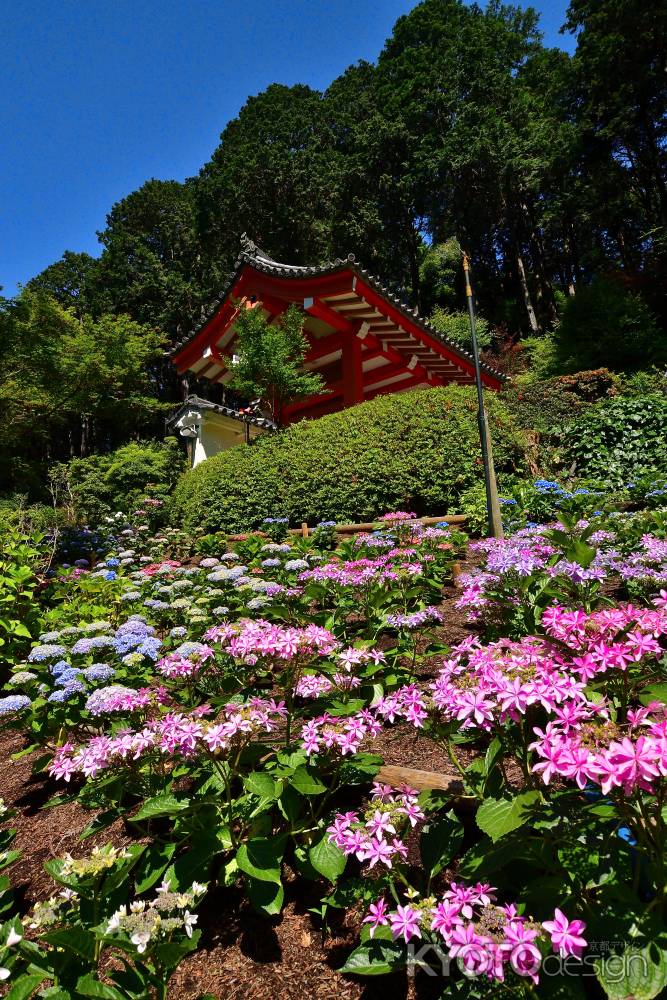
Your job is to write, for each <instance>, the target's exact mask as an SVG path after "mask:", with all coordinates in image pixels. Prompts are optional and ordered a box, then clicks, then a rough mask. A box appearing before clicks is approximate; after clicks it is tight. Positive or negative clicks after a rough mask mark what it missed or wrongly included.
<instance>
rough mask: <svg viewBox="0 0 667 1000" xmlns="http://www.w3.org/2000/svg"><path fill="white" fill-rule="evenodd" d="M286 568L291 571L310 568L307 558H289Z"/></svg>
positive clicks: (295, 571)
mask: <svg viewBox="0 0 667 1000" xmlns="http://www.w3.org/2000/svg"><path fill="white" fill-rule="evenodd" d="M285 569H286V570H287V571H288V572H290V573H297V572H300V571H301V570H303V569H308V563H307V561H306V560H305V559H288V560H287V562H286V563H285Z"/></svg>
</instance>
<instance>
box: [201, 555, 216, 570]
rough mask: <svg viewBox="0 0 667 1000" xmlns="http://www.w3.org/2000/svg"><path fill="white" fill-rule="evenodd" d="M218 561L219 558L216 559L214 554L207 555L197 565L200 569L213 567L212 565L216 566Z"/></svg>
mask: <svg viewBox="0 0 667 1000" xmlns="http://www.w3.org/2000/svg"><path fill="white" fill-rule="evenodd" d="M219 563H220V560H219V559H216V558H215V556H207V557H206V559H202V560H201V562H200V563H199V565H200V566H201V568H202V569H213V567H214V566H217V565H218V564H219Z"/></svg>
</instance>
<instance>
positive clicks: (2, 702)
mask: <svg viewBox="0 0 667 1000" xmlns="http://www.w3.org/2000/svg"><path fill="white" fill-rule="evenodd" d="M30 705H32V702H31V701H30V698H28V696H27V695H25V694H10V695H9V696H8V697H7V698H0V715H13V714H14V712H21V711H23V709H24V708H28V707H29V706H30Z"/></svg>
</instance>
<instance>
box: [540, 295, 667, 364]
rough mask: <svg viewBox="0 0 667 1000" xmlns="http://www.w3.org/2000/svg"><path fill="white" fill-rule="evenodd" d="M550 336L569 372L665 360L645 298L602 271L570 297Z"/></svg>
mask: <svg viewBox="0 0 667 1000" xmlns="http://www.w3.org/2000/svg"><path fill="white" fill-rule="evenodd" d="M554 337H555V342H556V347H557V352H558V357H559V359H560V361H561V364H562V366H563V367H564V368H566V369H567V370H569V371H576V370H577V369H579V368H597V367H598V366H599V365H606V366H607V367H608V368H611V369H612V371H633V370H635V369H638V368H645V367H646V366H647V364H650V363H652V362H653V363H657V362H660V361H664V360H666V359H667V338H665V335H664V333H663V332H662V331H661V330H660V328H659V326H658V323H657V321H656V318H655V316H654V315H653V313H652V312H651V310H650V309H649V307H648V306H647V305H646V303H645V302H644V300H643V299H642V298H640V297H639V296H638V295H633V294H632V293H630V292H628V291H627V290H626V289H625V288H623V287H622V285H620V284H619V283H618V282H616V281H614V280H612V279H611V278H609V277H605V276H603V277H598V278H595V280H594V281H593V282H592V283H591V284H590V285H588V286H585V287H583V288H581V289H579V290H578V291H577V294H576V295H574V296H573V297H572V298H570V299H568V302H567V304H566V306H565V309H564V311H563V318H562V320H561V323H560V325H559V326H558V327H557V328H556V330H555V332H554Z"/></svg>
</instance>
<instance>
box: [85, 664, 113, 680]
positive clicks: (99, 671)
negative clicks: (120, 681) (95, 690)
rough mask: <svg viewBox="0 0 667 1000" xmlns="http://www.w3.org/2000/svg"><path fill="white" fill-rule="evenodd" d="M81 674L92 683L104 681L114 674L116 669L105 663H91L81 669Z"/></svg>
mask: <svg viewBox="0 0 667 1000" xmlns="http://www.w3.org/2000/svg"><path fill="white" fill-rule="evenodd" d="M83 676H84V677H85V678H86V680H87V681H90V682H93V683H100V682H103V683H106V681H110V680H111V679H112V678H113V677H115V676H116V671H115V670H114V669H113V667H110V666H109V665H108V664H106V663H93V664H92V666H90V667H87V668H86V669H85V670H84V671H83Z"/></svg>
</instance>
